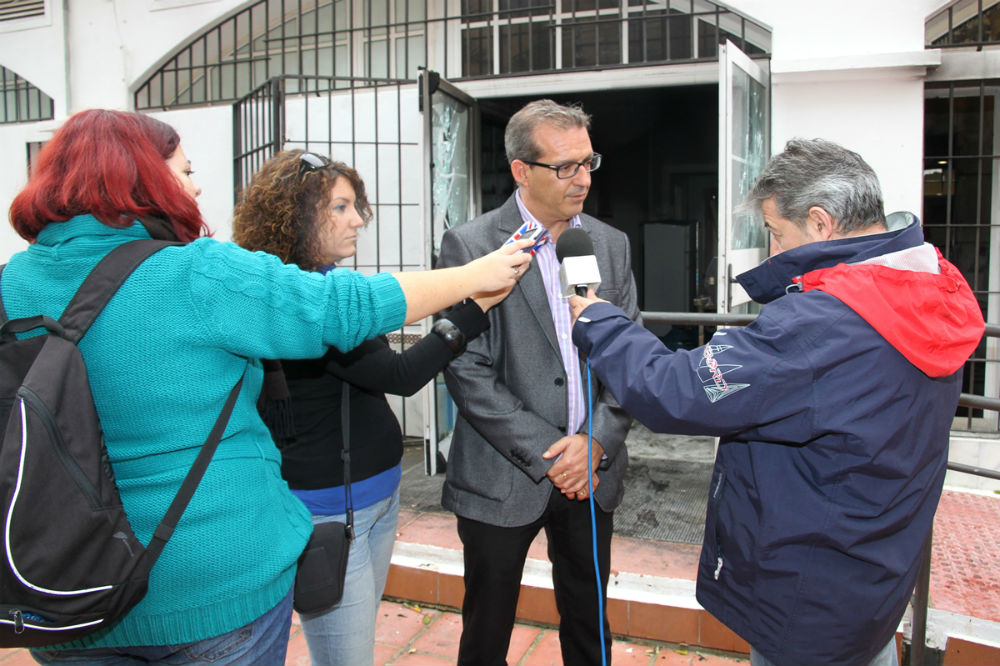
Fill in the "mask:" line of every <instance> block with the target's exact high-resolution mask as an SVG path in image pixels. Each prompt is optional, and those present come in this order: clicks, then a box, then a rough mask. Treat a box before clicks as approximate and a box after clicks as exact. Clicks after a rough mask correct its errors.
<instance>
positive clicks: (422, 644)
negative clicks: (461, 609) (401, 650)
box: [411, 613, 462, 660]
mask: <svg viewBox="0 0 1000 666" xmlns="http://www.w3.org/2000/svg"><path fill="white" fill-rule="evenodd" d="M461 635H462V616H460V615H458V614H456V613H442V614H441V615H440V616H438V617H437V618H435V619H434V621H433V622H431V623H430V624H429V625H427V630H426V631H424V632H423V633H422V634H420V636H419V637H418V638H417V640H415V641H414V642H413V645H411V647H412V648H413V649H415V650H416V651H417V652H424V653H427V654H433V655H437V656H440V657H445V658H450V659H452V660H454V659H455V657H456V656H458V641H459V638H460V637H461Z"/></svg>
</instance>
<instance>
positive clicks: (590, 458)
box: [587, 358, 608, 666]
mask: <svg viewBox="0 0 1000 666" xmlns="http://www.w3.org/2000/svg"><path fill="white" fill-rule="evenodd" d="M587 499H588V500H590V537H591V541H592V543H593V545H594V574H595V576H596V578H597V626H598V628H599V630H600V631H599V633H600V637H601V643H600V645H601V666H607V664H608V661H607V659H608V658H607V655H606V651H605V649H604V594H603V593H602V591H601V562H600V559H598V557H597V514H596V512H595V509H594V394H593V393H592V392H591V388H590V359H589V358H588V359H587Z"/></svg>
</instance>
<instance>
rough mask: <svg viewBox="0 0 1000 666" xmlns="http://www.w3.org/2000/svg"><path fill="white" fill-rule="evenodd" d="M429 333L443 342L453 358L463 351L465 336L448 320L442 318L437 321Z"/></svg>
mask: <svg viewBox="0 0 1000 666" xmlns="http://www.w3.org/2000/svg"><path fill="white" fill-rule="evenodd" d="M431 333H434V334H436V335H437V336H438V337H439V338H441V339H442V340H444V343H445V344H446V345H448V349H450V350H451V353H452V354H454V355H455V356H458V355H459V354H461V353H462V352H464V351H465V334H464V333H462V331H461V330H460V329H459V328H458V326H455V324H453V323H452V322H451V320H450V319H446V318H444V317H442V318H441V319H438V320H437V321H436V322H434V326H432V327H431Z"/></svg>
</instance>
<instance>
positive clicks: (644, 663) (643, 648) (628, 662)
mask: <svg viewBox="0 0 1000 666" xmlns="http://www.w3.org/2000/svg"><path fill="white" fill-rule="evenodd" d="M655 653H656V649H655V648H652V647H650V646H648V645H639V644H638V643H630V642H626V641H615V642H613V643H612V644H611V663H612V664H614V666H633V665H634V666H648V664H649V662H651V661H652V660H653V656H654V655H655Z"/></svg>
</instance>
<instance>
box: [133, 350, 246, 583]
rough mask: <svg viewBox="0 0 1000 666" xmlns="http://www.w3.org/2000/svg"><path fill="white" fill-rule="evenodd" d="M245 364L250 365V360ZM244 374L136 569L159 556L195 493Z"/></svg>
mask: <svg viewBox="0 0 1000 666" xmlns="http://www.w3.org/2000/svg"><path fill="white" fill-rule="evenodd" d="M247 367H249V363H248V364H247ZM245 377H246V369H244V370H243V374H242V375H241V376H240V380H239V381H238V382H236V386H234V387H233V388H232V390H230V391H229V396H228V397H227V398H226V404H224V405H223V406H222V411H221V412H220V413H219V416H218V418H216V419H215V425H214V426H212V431H211V432H210V433H209V434H208V439H206V440H205V444H204V445H202V447H201V451H199V452H198V457H197V458H195V460H194V463H193V464H192V465H191V469H190V470H189V471H188V473H187V476H185V477H184V482H183V483H181V487H180V490H178V491H177V494H176V495H174V499H173V501H172V502H171V503H170V507H169V508H168V509H167V512H166V514H164V516H163V520H161V521H160V524H159V525H157V527H156V531H155V532H153V538H152V539H150V541H149V545H147V546H146V551H145V552H144V553H143V555H142V563H141V564H140V565H139V567H138V570H141V571H143V572H144V573H145V574H147V575H148V574H149V571H150V569H152V568H153V565H154V564H155V563H156V560H157V558H158V557H160V553H161V552H163V547H164V546H166V545H167V541H168V540H169V539H170V537H171V535H173V533H174V529H175V528H176V527H177V523H178V522H180V519H181V516H182V515H183V514H184V510H185V509H186V508H187V505H188V502H190V501H191V497H192V496H194V491H195V490H197V488H198V484H199V483H200V482H201V477H202V476H204V475H205V470H206V469H208V463H209V462H211V460H212V456H213V455H214V454H215V450H216V449H217V448H218V447H219V441H220V440H221V439H222V433H223V432H225V430H226V425H228V424H229V417H230V415H232V413H233V407H235V406H236V398H237V396H239V393H240V388H241V387H242V386H243V379H244V378H245Z"/></svg>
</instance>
